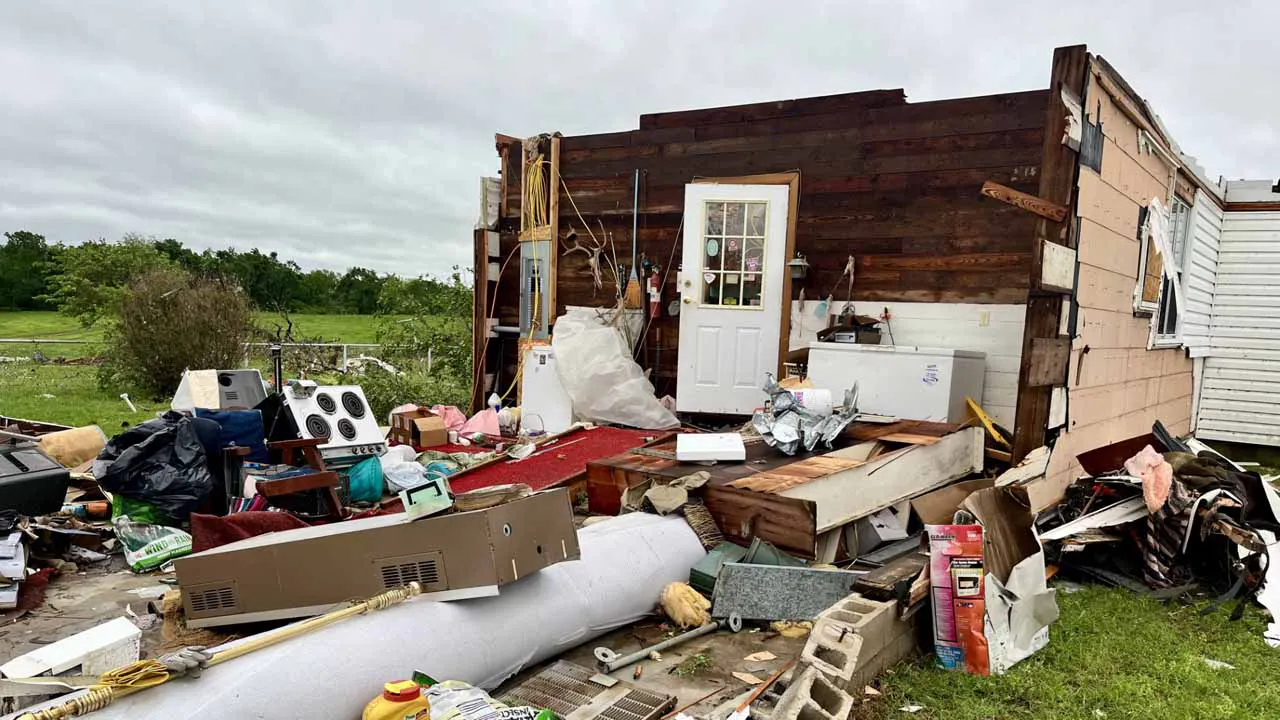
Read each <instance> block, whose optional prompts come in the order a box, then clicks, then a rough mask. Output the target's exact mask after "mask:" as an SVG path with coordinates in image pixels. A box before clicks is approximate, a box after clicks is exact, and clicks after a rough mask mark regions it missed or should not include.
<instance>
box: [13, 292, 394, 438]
mask: <svg viewBox="0 0 1280 720" xmlns="http://www.w3.org/2000/svg"><path fill="white" fill-rule="evenodd" d="M292 320H293V325H294V327H293V334H294V337H297V338H307V339H317V338H318V339H319V340H321V341H324V342H350V343H373V342H377V324H376V321H375V320H374V318H373V317H371V316H368V315H293V316H292ZM278 323H279V324H282V321H281V319H280V316H279V315H273V314H269V313H260V314H259V315H258V316H257V325H258V327H260V328H263V329H264V330H267V331H273V330H274V329H275V325H276V324H278ZM0 338H38V339H41V340H55V339H56V340H86V341H89V342H90V343H92V342H94V341H100V340H101V339H102V333H101V331H100V330H99V329H97V328H89V329H85V328H83V327H81V326H80V324H79V323H77V322H76V321H75V320H74V319H72V318H69V317H67V316H65V315H61V314H59V313H56V312H0ZM37 350H38V351H39V352H41V353H42V354H43V355H44V356H45V357H48V358H83V357H87V356H92V355H95V354H96V353H97V352H98V351H99V350H100V346H99V345H95V344H88V345H62V344H56V343H43V344H36V345H32V344H30V343H22V344H18V343H0V356H8V357H30V356H32V355H33V354H34V353H35V352H36V351H37ZM361 352H365V351H363V350H360V349H353V350H352V355H358V354H360V353H361ZM374 354H376V353H374ZM251 363H252V364H254V365H257V366H261V367H264V368H265V367H267V363H266V356H265V351H263V352H258V351H257V350H255V352H254V356H253V357H251ZM94 371H95V367H94V366H92V365H55V364H36V363H30V362H0V415H9V416H14V417H24V418H29V419H32V420H44V421H47V422H56V423H63V424H66V425H88V424H96V425H100V426H101V427H102V428H103V429H104V430H105V431H106V432H107V434H109V435H110V434H112V433H113V432H115V431H118V430H119V428H120V427H121V426H122V424H124V423H129V424H133V423H136V422H140V421H142V420H146V419H148V418H151V417H152V416H153V415H154V413H155V412H156V411H158V410H163V409H164V408H165V404H164V403H155V402H148V401H147V400H146V399H145V398H136V397H134V398H130V399H131V400H133V403H134V405H135V406H136V407H137V408H138V412H137V413H134V412H132V411H131V410H129V407H128V405H126V404H125V402H124V400H122V399H120V398H119V397H117V396H115V395H112V394H109V393H106V392H103V391H102V390H100V389H99V388H98V386H97V383H96V378H95V375H94Z"/></svg>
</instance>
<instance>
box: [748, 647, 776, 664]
mask: <svg viewBox="0 0 1280 720" xmlns="http://www.w3.org/2000/svg"><path fill="white" fill-rule="evenodd" d="M742 659H743V660H745V661H747V662H769V661H770V660H777V659H778V656H777V655H774V654H773V653H771V652H769V651H768V650H762V651H760V652H756V653H751V654H750V655H748V656H746V657H744V658H742Z"/></svg>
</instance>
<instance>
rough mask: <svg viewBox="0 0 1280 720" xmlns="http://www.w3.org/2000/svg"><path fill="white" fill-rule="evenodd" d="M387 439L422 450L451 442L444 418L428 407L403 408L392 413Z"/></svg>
mask: <svg viewBox="0 0 1280 720" xmlns="http://www.w3.org/2000/svg"><path fill="white" fill-rule="evenodd" d="M387 439H388V440H390V441H391V442H393V443H395V444H397V445H408V446H410V447H412V448H414V449H415V450H422V449H425V448H429V447H435V446H437V445H444V444H445V443H447V442H449V430H448V428H447V427H446V426H445V423H444V418H442V417H440V416H438V415H435V414H434V413H432V412H431V411H430V410H428V409H426V408H415V409H413V410H401V411H400V412H398V413H391V431H390V432H388V433H387Z"/></svg>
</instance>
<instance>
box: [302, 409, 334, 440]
mask: <svg viewBox="0 0 1280 720" xmlns="http://www.w3.org/2000/svg"><path fill="white" fill-rule="evenodd" d="M306 425H307V434H308V435H310V436H311V437H313V438H327V437H329V435H330V433H331V431H330V430H329V421H328V420H325V419H324V418H323V417H321V416H319V415H315V414H311V415H308V416H307V420H306Z"/></svg>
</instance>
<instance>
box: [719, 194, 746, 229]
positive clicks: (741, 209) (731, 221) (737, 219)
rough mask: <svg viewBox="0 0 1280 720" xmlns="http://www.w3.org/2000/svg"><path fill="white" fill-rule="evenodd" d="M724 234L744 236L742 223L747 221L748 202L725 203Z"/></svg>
mask: <svg viewBox="0 0 1280 720" xmlns="http://www.w3.org/2000/svg"><path fill="white" fill-rule="evenodd" d="M724 209H725V216H724V234H725V235H737V236H738V237H742V225H743V223H744V222H745V221H746V216H747V204H746V203H736V202H735V203H725V204H724Z"/></svg>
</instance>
